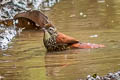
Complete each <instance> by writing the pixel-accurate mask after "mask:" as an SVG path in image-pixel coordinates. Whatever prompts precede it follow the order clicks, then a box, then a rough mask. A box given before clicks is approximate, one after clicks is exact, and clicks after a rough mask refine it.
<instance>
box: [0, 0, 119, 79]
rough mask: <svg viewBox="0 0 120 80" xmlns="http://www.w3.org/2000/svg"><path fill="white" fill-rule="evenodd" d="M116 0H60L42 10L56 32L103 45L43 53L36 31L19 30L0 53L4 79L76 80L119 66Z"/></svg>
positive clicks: (114, 70)
mask: <svg viewBox="0 0 120 80" xmlns="http://www.w3.org/2000/svg"><path fill="white" fill-rule="evenodd" d="M119 5H120V0H61V1H60V2H59V3H58V4H56V5H54V6H53V7H52V8H51V10H49V11H45V12H44V13H45V14H46V15H47V16H48V17H49V20H50V21H51V22H52V23H53V24H54V25H55V26H56V27H57V29H58V30H59V31H60V32H63V33H65V34H67V35H70V36H72V37H75V38H77V39H78V40H80V41H81V42H90V43H98V44H104V45H106V48H100V49H79V50H67V51H62V52H54V53H52V54H51V53H47V52H46V49H45V48H44V45H43V42H42V37H43V33H42V32H40V31H23V32H22V33H21V35H19V36H17V37H16V38H15V39H14V40H13V43H12V44H10V45H9V46H10V48H9V49H8V50H7V51H1V52H0V53H1V54H0V76H2V78H3V79H5V80H77V79H79V78H85V77H86V76H87V75H88V74H94V73H97V74H99V75H101V76H102V75H105V74H107V73H109V72H116V71H118V70H120V54H119V52H120V46H119V43H120V37H119V34H120V27H119V25H120V10H119V9H120V7H119ZM92 35H97V37H90V36H92Z"/></svg>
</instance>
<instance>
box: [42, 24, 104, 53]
mask: <svg viewBox="0 0 120 80" xmlns="http://www.w3.org/2000/svg"><path fill="white" fill-rule="evenodd" d="M42 30H43V32H44V36H43V43H44V46H45V48H46V49H47V51H48V52H54V51H64V50H68V49H92V48H103V47H105V46H104V45H102V44H92V43H81V42H80V41H79V40H77V39H75V38H73V37H70V36H68V35H65V34H63V33H61V32H58V31H57V29H56V27H54V26H53V25H52V24H50V23H49V24H46V25H45V27H43V28H42Z"/></svg>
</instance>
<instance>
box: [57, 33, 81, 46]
mask: <svg viewBox="0 0 120 80" xmlns="http://www.w3.org/2000/svg"><path fill="white" fill-rule="evenodd" d="M56 42H57V43H59V44H68V45H72V44H74V43H79V41H78V40H76V39H75V38H73V37H70V36H67V35H65V34H63V33H61V32H58V35H57V38H56Z"/></svg>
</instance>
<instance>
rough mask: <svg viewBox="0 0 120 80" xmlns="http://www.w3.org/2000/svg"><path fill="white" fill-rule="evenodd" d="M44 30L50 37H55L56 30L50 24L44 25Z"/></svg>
mask: <svg viewBox="0 0 120 80" xmlns="http://www.w3.org/2000/svg"><path fill="white" fill-rule="evenodd" d="M44 29H45V30H47V32H48V33H49V34H50V35H57V29H56V28H55V27H54V26H53V25H52V24H50V23H49V24H46V25H45V27H44Z"/></svg>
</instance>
